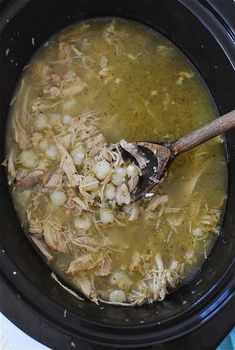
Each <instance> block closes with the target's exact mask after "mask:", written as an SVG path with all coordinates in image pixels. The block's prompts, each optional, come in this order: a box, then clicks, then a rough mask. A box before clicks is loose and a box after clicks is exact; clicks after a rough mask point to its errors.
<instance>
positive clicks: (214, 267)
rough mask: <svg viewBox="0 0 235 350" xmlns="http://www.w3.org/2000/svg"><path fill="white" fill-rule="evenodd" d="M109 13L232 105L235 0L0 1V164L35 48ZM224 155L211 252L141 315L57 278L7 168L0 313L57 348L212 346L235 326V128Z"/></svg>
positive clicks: (1, 191)
mask: <svg viewBox="0 0 235 350" xmlns="http://www.w3.org/2000/svg"><path fill="white" fill-rule="evenodd" d="M103 16H109V17H110V16H118V17H123V18H127V19H128V18H129V19H133V20H135V21H139V22H140V23H144V24H146V25H148V26H150V27H152V28H153V29H155V30H157V31H159V32H160V33H162V34H163V35H165V36H166V37H167V38H168V39H169V40H171V41H172V42H173V43H174V44H175V45H176V46H178V47H179V48H180V49H181V50H182V51H183V52H184V53H185V55H186V56H187V57H188V58H189V59H190V60H191V61H192V63H193V64H194V65H195V66H196V67H197V69H198V70H199V72H200V73H201V75H202V77H203V78H204V80H205V82H206V84H207V86H208V88H209V90H210V91H211V93H212V96H213V98H214V100H215V103H216V105H217V108H218V110H219V112H220V114H221V115H222V114H224V113H226V112H228V111H230V110H232V109H234V108H235V71H234V67H235V32H234V25H235V3H234V2H233V0H63V1H62V0H2V1H0V163H2V161H3V160H4V152H5V149H4V139H5V132H6V121H7V116H8V112H9V104H10V101H11V99H12V96H13V92H14V88H15V86H16V83H17V80H18V79H19V76H20V74H21V72H22V69H23V67H24V66H25V65H26V64H27V62H28V61H29V59H30V57H31V56H32V55H33V54H34V52H35V50H36V49H37V47H39V46H40V45H41V44H42V43H43V42H45V40H47V38H48V37H50V36H51V35H52V34H54V33H55V32H57V31H58V30H60V29H62V28H63V27H65V26H67V25H69V24H71V23H74V22H78V21H80V20H83V19H88V18H97V17H103ZM32 38H34V40H33V41H32ZM34 43H35V44H34ZM7 53H8V54H7ZM226 149H227V165H228V173H229V180H228V199H227V206H226V210H225V215H224V221H223V224H222V228H221V233H220V235H219V237H218V239H217V242H216V245H215V247H214V249H213V251H212V253H211V255H210V256H209V258H208V260H207V261H206V263H205V265H204V266H203V268H202V270H201V271H200V272H199V273H198V274H197V275H196V276H195V277H194V278H193V279H192V280H191V281H189V283H188V284H187V285H185V286H183V287H182V288H180V289H179V290H177V291H176V292H174V293H173V294H171V295H169V296H168V298H167V299H166V300H164V301H162V302H158V303H153V304H152V305H145V306H141V307H135V308H125V307H115V306H111V305H105V304H100V305H95V304H93V303H92V302H90V301H88V300H87V301H84V302H82V301H79V300H77V299H76V298H75V297H74V296H73V295H71V294H69V293H68V292H67V291H66V290H64V289H63V288H61V286H60V285H59V284H58V283H57V282H56V281H55V280H54V279H52V277H51V271H50V269H49V268H48V267H47V266H46V264H44V263H43V261H42V260H41V258H40V257H39V256H38V255H37V254H36V253H35V250H34V249H33V247H32V246H31V244H30V243H29V242H28V240H27V239H26V237H25V235H24V234H23V231H22V228H21V227H20V224H19V221H18V218H17V215H16V212H15V210H14V207H13V205H12V201H11V197H10V194H9V190H8V185H7V179H6V174H5V171H4V168H3V167H1V170H0V215H1V216H0V232H1V235H0V282H1V285H0V288H1V289H0V292H1V303H0V304H1V311H2V312H3V313H4V314H5V315H6V316H7V317H8V318H9V319H10V320H12V321H13V322H14V323H15V324H16V325H17V326H18V327H20V328H21V329H22V330H24V331H25V332H26V333H28V334H29V335H31V336H33V337H34V338H36V339H37V340H39V341H40V342H42V343H44V344H45V345H47V346H49V347H50V348H53V349H63V350H65V349H74V348H75V349H82V350H86V349H106V348H107V349H117V348H122V349H133V348H139V349H214V348H215V347H216V346H217V344H218V343H219V342H220V341H221V340H222V338H223V337H224V336H225V335H226V334H227V333H228V332H229V330H230V329H231V328H232V327H233V325H234V323H235V298H234V295H235V260H234V255H235V254H234V253H235V130H233V131H230V132H228V133H227V135H226Z"/></svg>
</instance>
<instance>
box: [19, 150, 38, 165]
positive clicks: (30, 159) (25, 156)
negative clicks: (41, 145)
mask: <svg viewBox="0 0 235 350" xmlns="http://www.w3.org/2000/svg"><path fill="white" fill-rule="evenodd" d="M20 160H21V163H22V164H23V166H25V167H26V168H34V167H35V166H36V165H37V156H36V154H35V153H34V152H33V151H30V150H27V151H23V152H22V153H21V155H20Z"/></svg>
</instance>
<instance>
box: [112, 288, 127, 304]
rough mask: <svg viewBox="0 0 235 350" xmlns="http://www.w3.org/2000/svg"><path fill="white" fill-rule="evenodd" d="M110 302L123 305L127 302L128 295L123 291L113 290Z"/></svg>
mask: <svg viewBox="0 0 235 350" xmlns="http://www.w3.org/2000/svg"><path fill="white" fill-rule="evenodd" d="M109 300H110V301H112V302H116V303H123V302H124V301H125V300H126V294H125V293H124V291H123V290H121V289H117V290H113V291H112V292H111V293H110V294H109Z"/></svg>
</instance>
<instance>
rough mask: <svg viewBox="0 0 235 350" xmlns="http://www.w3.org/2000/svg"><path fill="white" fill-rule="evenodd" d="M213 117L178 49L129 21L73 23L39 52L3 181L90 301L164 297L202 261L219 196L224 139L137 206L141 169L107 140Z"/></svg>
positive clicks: (172, 133)
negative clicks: (133, 196) (134, 194)
mask: <svg viewBox="0 0 235 350" xmlns="http://www.w3.org/2000/svg"><path fill="white" fill-rule="evenodd" d="M216 114H217V112H216V110H215V107H214V104H213V101H212V99H211V96H210V94H209V93H208V90H207V89H206V87H205V85H204V83H203V82H202V80H201V78H200V76H199V75H198V73H197V71H196V70H195V69H194V67H193V66H192V65H191V64H190V63H189V61H188V60H187V59H186V58H185V56H183V55H182V53H181V52H180V51H179V50H178V49H176V48H175V47H174V46H173V45H172V44H171V43H170V42H169V41H167V40H166V39H165V38H164V37H162V36H161V35H159V34H157V33H155V32H153V31H151V30H149V29H147V28H146V27H144V26H141V25H138V24H136V23H134V22H127V21H123V20H118V19H116V20H114V21H111V20H106V21H105V20H97V21H90V22H86V23H82V24H78V25H76V26H74V27H70V28H67V29H65V30H64V31H63V32H60V33H59V34H57V35H56V36H54V37H53V38H52V39H51V40H49V41H48V43H47V44H46V45H44V47H43V48H42V49H41V50H40V51H39V52H37V54H36V55H35V57H34V58H33V60H32V62H31V63H30V67H29V68H27V70H26V71H25V72H24V74H23V76H22V79H21V82H20V84H19V87H18V90H17V97H16V100H15V102H14V105H13V108H12V122H11V125H10V127H9V137H8V175H9V182H10V183H11V187H12V194H13V199H14V202H15V205H16V208H17V211H18V213H19V216H20V218H21V220H22V222H23V224H24V227H25V228H26V229H27V230H29V231H30V234H31V237H33V240H34V242H35V243H36V244H37V246H38V247H39V249H41V250H42V251H43V253H44V254H45V255H46V256H47V259H48V260H50V262H51V263H52V264H53V265H54V266H55V267H56V269H57V270H58V271H60V273H61V274H62V275H63V276H65V277H66V279H67V280H68V281H69V282H70V283H72V284H73V286H74V287H77V288H78V289H79V290H80V291H82V292H83V294H85V295H86V296H87V297H88V298H90V299H92V300H93V301H97V299H103V300H106V301H110V302H112V303H117V304H118V303H120V304H122V303H130V304H131V305H140V304H142V303H144V302H152V301H154V300H163V299H164V298H165V296H166V294H167V293H168V292H170V291H171V290H172V289H174V288H175V287H176V286H177V285H179V284H180V283H181V282H183V281H184V280H185V279H186V278H187V277H188V276H189V275H191V274H192V273H193V271H195V270H196V269H198V268H200V267H201V265H202V264H203V262H204V260H205V259H206V258H207V256H208V254H209V252H210V250H211V248H212V246H213V244H214V242H215V239H216V235H217V233H218V231H219V225H220V220H221V208H222V206H223V203H224V199H225V190H226V188H225V181H226V171H225V156H224V148H223V145H222V144H221V140H222V139H221V138H216V139H214V140H212V141H210V142H208V143H206V144H204V145H201V146H199V147H197V148H196V149H195V150H193V151H191V152H189V153H187V154H184V155H182V156H180V157H179V158H178V159H177V160H176V161H175V162H174V164H173V165H172V167H171V168H170V170H169V173H168V175H167V177H166V178H165V180H164V182H163V183H162V184H160V185H159V186H158V188H157V190H156V193H155V195H154V197H152V198H149V199H144V200H142V201H139V202H137V203H135V204H129V197H128V196H129V192H130V191H131V190H130V186H131V181H132V182H133V181H135V180H136V178H138V176H139V175H140V173H139V169H137V168H136V167H133V166H132V165H130V164H129V165H128V164H127V165H125V164H122V162H121V159H119V158H118V157H120V155H119V154H118V150H117V149H115V148H114V149H113V148H111V147H110V144H114V143H116V142H118V141H119V140H121V139H125V140H127V141H129V142H131V141H136V140H146V141H172V140H175V139H177V138H179V137H180V136H182V135H184V134H186V133H188V132H189V131H191V130H193V129H196V128H197V127H199V126H201V125H203V124H206V123H207V122H209V121H210V120H212V119H213V118H214V117H215V116H216ZM106 142H107V143H106ZM128 166H129V167H128ZM120 169H121V170H120ZM125 191H127V192H128V191H129V192H128V193H126V192H125ZM124 192H125V193H124Z"/></svg>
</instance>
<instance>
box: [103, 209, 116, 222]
mask: <svg viewBox="0 0 235 350" xmlns="http://www.w3.org/2000/svg"><path fill="white" fill-rule="evenodd" d="M100 220H101V222H102V223H103V224H109V223H112V222H114V215H113V213H112V212H111V211H110V210H108V209H102V208H101V209H100Z"/></svg>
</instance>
